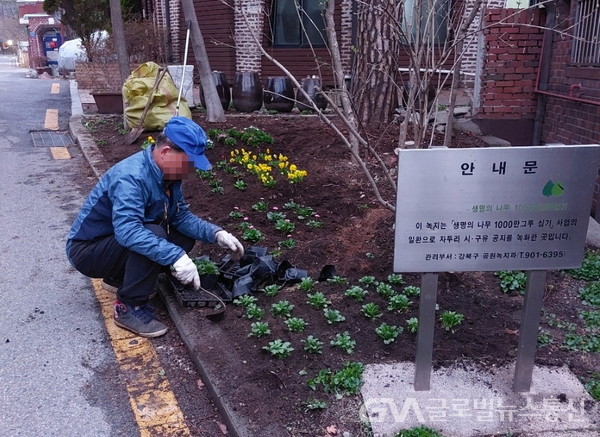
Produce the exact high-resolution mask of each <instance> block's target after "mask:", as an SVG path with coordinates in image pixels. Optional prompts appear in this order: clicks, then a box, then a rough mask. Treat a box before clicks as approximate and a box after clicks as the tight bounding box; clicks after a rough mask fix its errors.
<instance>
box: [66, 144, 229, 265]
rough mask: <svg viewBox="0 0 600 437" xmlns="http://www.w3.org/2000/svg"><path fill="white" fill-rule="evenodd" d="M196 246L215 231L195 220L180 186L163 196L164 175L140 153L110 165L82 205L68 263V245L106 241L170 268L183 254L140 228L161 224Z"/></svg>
mask: <svg viewBox="0 0 600 437" xmlns="http://www.w3.org/2000/svg"><path fill="white" fill-rule="evenodd" d="M165 219H166V221H167V223H168V224H169V227H170V228H172V229H173V228H174V229H177V231H179V232H180V233H182V234H183V235H186V236H188V237H190V238H193V239H195V240H202V241H206V242H209V243H214V242H215V234H216V233H217V231H219V230H221V228H220V227H218V226H216V225H214V224H212V223H209V222H207V221H204V220H202V219H201V218H199V217H197V216H196V215H194V214H193V213H192V212H190V210H189V209H188V206H187V205H186V204H185V203H184V199H183V193H182V191H181V181H174V182H173V183H172V185H171V196H170V197H169V196H167V194H166V192H165V188H164V185H163V174H162V171H161V170H160V169H159V168H158V166H157V165H156V163H155V162H154V159H153V158H152V150H151V148H148V149H146V150H143V151H140V152H138V153H136V154H134V155H132V156H130V157H128V158H126V159H124V160H123V161H121V162H119V163H118V164H115V165H114V166H113V167H112V168H111V169H110V170H108V171H107V172H106V173H105V174H104V175H103V176H102V179H100V181H99V182H98V184H96V186H95V187H94V189H93V190H92V192H91V193H90V194H89V196H88V198H87V199H86V201H85V203H84V204H83V207H82V208H81V211H80V212H79V215H78V216H77V219H75V222H74V223H73V226H72V227H71V232H70V233H69V237H68V239H67V257H69V252H70V248H71V244H72V242H73V241H89V240H94V239H97V238H102V237H106V236H109V235H113V234H114V236H115V238H116V240H117V242H118V243H119V244H121V245H122V246H124V247H126V248H128V249H130V250H133V251H135V252H137V253H140V254H142V255H145V256H147V257H148V258H150V259H151V260H153V261H155V262H157V263H158V264H161V265H165V266H166V265H171V264H173V263H174V262H175V261H177V260H178V259H179V258H180V257H181V256H182V255H183V254H184V251H183V249H181V248H180V247H179V246H177V245H175V244H173V243H170V242H169V241H167V240H165V239H163V238H160V237H158V236H157V235H156V234H154V233H153V232H152V231H150V230H149V229H146V228H145V227H144V225H145V224H150V223H155V224H160V223H164V220H165Z"/></svg>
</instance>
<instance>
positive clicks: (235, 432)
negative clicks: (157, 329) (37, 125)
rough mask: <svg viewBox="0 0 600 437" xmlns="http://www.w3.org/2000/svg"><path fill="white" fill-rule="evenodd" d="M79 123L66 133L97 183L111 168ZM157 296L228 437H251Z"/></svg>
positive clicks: (169, 302) (174, 312) (174, 310)
mask: <svg viewBox="0 0 600 437" xmlns="http://www.w3.org/2000/svg"><path fill="white" fill-rule="evenodd" d="M81 121H82V117H81V116H80V115H74V116H72V117H71V118H70V120H69V132H70V133H71V136H72V137H73V138H74V139H75V143H76V145H78V146H79V148H80V149H81V152H82V153H83V156H84V157H85V159H86V161H87V162H88V164H89V165H90V167H91V168H92V171H93V172H94V174H95V175H96V177H97V178H98V179H100V177H101V176H102V175H103V174H104V173H105V172H106V171H107V170H108V169H109V168H110V166H109V164H108V162H107V161H106V159H105V158H104V155H103V154H102V152H100V150H99V149H98V146H97V145H96V142H95V141H94V139H93V138H92V136H91V135H90V134H89V133H88V132H87V130H86V129H85V128H84V126H83V125H82V123H81ZM159 294H160V297H161V299H162V300H163V302H164V303H165V306H166V307H167V311H168V312H169V316H170V317H171V320H173V323H174V324H175V327H176V328H177V332H178V333H179V336H180V337H181V339H182V340H183V342H184V344H185V346H186V348H187V350H188V353H189V354H190V356H191V358H192V361H193V362H194V365H195V366H196V370H197V371H198V372H199V373H200V375H201V377H202V382H203V383H204V384H205V385H206V387H207V388H208V390H209V392H210V394H211V398H212V401H213V402H214V404H215V406H216V407H217V409H218V410H219V412H220V413H221V416H222V419H223V421H224V422H225V425H226V426H227V431H228V434H229V435H231V436H233V437H251V434H250V433H249V432H247V431H246V430H245V429H244V428H245V427H244V426H243V425H242V423H243V421H242V420H241V419H240V418H239V417H238V416H237V415H236V414H235V412H234V409H233V408H231V407H230V405H229V403H228V402H227V401H226V398H225V396H224V395H223V394H222V393H221V392H220V390H219V388H218V387H217V386H216V384H215V383H214V380H213V378H211V377H210V374H209V372H208V371H207V366H206V365H205V364H204V363H203V362H202V360H201V358H200V356H199V355H197V354H196V353H195V351H196V350H197V349H198V348H199V345H197V344H196V342H195V341H194V339H193V336H192V335H188V334H189V333H188V329H187V327H186V326H185V323H184V321H183V317H182V315H181V314H180V312H179V308H178V305H179V303H178V302H177V301H176V300H175V299H174V298H173V297H172V296H168V295H167V294H166V293H163V292H162V290H161V292H160V293H159Z"/></svg>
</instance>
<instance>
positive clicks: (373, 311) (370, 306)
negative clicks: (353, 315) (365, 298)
mask: <svg viewBox="0 0 600 437" xmlns="http://www.w3.org/2000/svg"><path fill="white" fill-rule="evenodd" d="M360 311H361V312H362V313H363V315H364V316H365V317H366V318H367V319H376V318H378V317H381V316H382V315H383V314H382V313H381V309H380V308H379V305H377V304H376V303H374V302H369V303H366V304H364V305H363V306H362V307H361V308H360Z"/></svg>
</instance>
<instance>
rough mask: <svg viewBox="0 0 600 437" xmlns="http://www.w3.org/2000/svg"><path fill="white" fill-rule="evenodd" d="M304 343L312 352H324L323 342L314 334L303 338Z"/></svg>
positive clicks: (305, 348)
mask: <svg viewBox="0 0 600 437" xmlns="http://www.w3.org/2000/svg"><path fill="white" fill-rule="evenodd" d="M302 343H304V350H305V351H306V352H308V353H310V354H321V353H323V342H322V341H321V340H319V339H318V338H317V337H315V336H314V335H309V336H308V337H306V339H304V340H302Z"/></svg>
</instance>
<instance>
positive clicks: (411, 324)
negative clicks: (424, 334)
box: [406, 317, 419, 334]
mask: <svg viewBox="0 0 600 437" xmlns="http://www.w3.org/2000/svg"><path fill="white" fill-rule="evenodd" d="M406 329H407V330H408V332H410V333H412V334H416V333H417V331H418V329H419V319H417V318H416V317H411V318H410V319H407V320H406Z"/></svg>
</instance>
